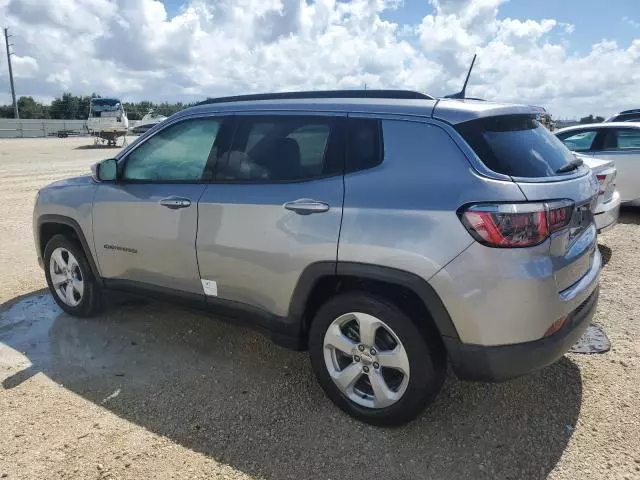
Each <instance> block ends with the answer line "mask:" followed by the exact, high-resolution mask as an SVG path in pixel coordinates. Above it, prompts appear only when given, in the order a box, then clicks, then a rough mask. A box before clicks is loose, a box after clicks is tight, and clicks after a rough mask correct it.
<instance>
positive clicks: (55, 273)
mask: <svg viewBox="0 0 640 480" xmlns="http://www.w3.org/2000/svg"><path fill="white" fill-rule="evenodd" d="M44 261H45V276H46V278H47V285H48V286H49V290H50V291H51V294H52V295H53V298H54V300H55V301H56V303H57V304H58V305H59V306H60V308H62V309H63V310H64V311H65V312H67V313H69V314H71V315H75V316H78V317H88V316H91V315H93V314H95V313H97V312H98V311H99V310H100V306H101V292H100V286H99V285H98V283H97V282H96V280H95V277H94V275H93V272H92V271H91V267H89V263H88V262H87V258H86V256H85V254H84V252H83V250H82V248H81V247H80V246H79V245H78V244H77V243H76V242H75V241H73V240H72V239H69V238H67V237H66V236H64V235H55V236H53V237H52V238H51V240H49V242H48V243H47V246H46V247H45V250H44Z"/></svg>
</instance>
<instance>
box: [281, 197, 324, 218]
mask: <svg viewBox="0 0 640 480" xmlns="http://www.w3.org/2000/svg"><path fill="white" fill-rule="evenodd" d="M284 208H286V209H287V210H291V211H292V212H296V213H298V214H300V215H311V214H312V213H322V212H326V211H328V210H329V205H328V204H327V203H324V202H319V201H317V200H311V199H309V198H299V199H298V200H294V201H293V202H287V203H285V204H284Z"/></svg>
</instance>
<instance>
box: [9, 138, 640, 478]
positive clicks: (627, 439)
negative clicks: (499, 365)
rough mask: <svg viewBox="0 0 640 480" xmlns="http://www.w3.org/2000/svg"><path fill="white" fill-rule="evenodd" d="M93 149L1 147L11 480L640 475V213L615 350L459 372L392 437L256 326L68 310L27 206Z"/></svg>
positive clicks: (621, 276) (81, 168)
mask: <svg viewBox="0 0 640 480" xmlns="http://www.w3.org/2000/svg"><path fill="white" fill-rule="evenodd" d="M89 143H90V142H89V140H88V139H82V138H74V139H71V138H69V139H38V140H0V191H1V192H2V197H3V198H4V209H3V214H2V221H1V223H0V228H1V230H0V232H1V234H2V237H1V238H2V249H1V250H0V271H1V272H2V273H3V278H2V282H1V283H0V302H1V303H2V306H1V307H0V382H1V385H2V386H1V387H0V476H1V477H2V478H5V477H6V478H9V479H14V478H24V479H45V478H46V479H57V478H82V479H92V478H102V479H106V478H111V479H117V478H122V479H124V478H129V479H146V478H158V479H165V478H167V479H168V478H267V479H284V478H296V479H298V478H299V479H306V478H313V479H338V478H363V479H364V478H367V479H370V478H389V479H394V478H406V479H410V478H411V479H415V478H433V479H463V478H473V479H477V478H487V479H494V478H512V479H525V478H526V479H529V478H545V477H550V478H554V479H582V478H597V479H601V478H616V479H617V478H620V479H622V478H627V479H631V478H636V479H638V478H640V343H639V341H638V338H640V321H639V320H638V319H639V316H640V315H639V314H640V286H639V282H638V280H639V279H640V225H639V223H640V209H628V210H625V211H624V213H623V215H622V218H621V224H620V225H618V226H617V227H616V228H615V229H614V230H613V231H611V232H609V233H606V234H604V235H602V236H601V239H600V244H601V245H600V248H601V251H602V253H603V255H604V256H605V260H607V264H606V266H605V268H604V270H603V273H602V293H601V300H600V303H599V306H598V312H597V315H596V317H595V322H596V323H597V324H599V325H601V326H602V327H603V328H604V329H605V330H606V332H607V334H608V336H609V338H610V340H611V342H612V345H613V348H612V350H611V351H610V352H609V353H606V354H603V355H592V356H587V355H574V354H571V355H568V356H566V357H565V358H563V359H562V360H561V361H560V362H558V363H557V364H555V365H553V366H551V367H549V368H547V369H545V370H544V371H542V372H539V373H537V374H534V375H530V376H527V377H525V378H520V379H517V380H514V381H511V382H508V383H503V384H499V385H483V384H472V383H462V382H459V381H458V380H456V379H455V378H449V379H448V381H447V383H446V385H445V388H444V390H443V391H442V393H441V395H440V396H439V398H438V400H437V401H436V403H435V405H433V406H432V407H431V408H430V409H429V410H428V411H426V412H425V413H424V414H423V415H422V416H421V417H420V418H419V419H418V420H417V421H415V422H412V423H411V424H409V425H407V426H405V427H403V428H399V429H391V430H381V429H376V428H373V427H369V426H366V425H363V424H360V423H358V422H356V421H353V420H351V419H350V418H349V417H347V416H346V415H344V414H342V413H341V412H340V411H339V410H338V409H337V408H335V407H334V406H333V405H332V404H331V403H330V402H329V400H328V399H326V398H325V396H324V395H323V393H322V391H321V390H320V388H319V387H318V386H317V385H316V383H315V380H314V378H313V376H312V372H311V369H310V366H309V362H308V360H307V357H306V355H305V354H303V353H296V352H290V351H287V350H284V349H281V348H279V347H276V346H274V345H272V344H271V343H270V342H269V341H268V340H266V339H265V338H263V337H262V336H260V335H259V334H257V333H254V332H252V331H249V330H246V329H243V328H240V327H237V326H234V325H230V324H228V323H223V322H220V321H216V320H215V319H211V318H210V317H206V316H203V315H200V314H197V313H193V312H189V311H185V310H180V309H178V308H174V307H170V306H168V305H163V304H158V303H147V302H145V301H141V300H136V299H126V298H121V297H118V298H117V297H113V298H112V304H111V306H110V308H108V309H107V311H106V312H105V313H104V314H103V315H102V316H100V317H99V318H96V319H91V320H78V319H76V318H72V317H69V316H67V315H63V314H61V312H60V310H59V309H58V308H57V307H56V306H55V304H54V302H53V300H52V299H51V298H50V297H49V295H48V294H47V293H46V291H44V290H43V287H44V285H45V283H44V275H43V274H42V272H41V270H40V269H39V268H38V266H37V264H36V259H35V253H34V247H33V240H32V233H31V211H32V205H33V199H34V196H35V193H36V191H37V189H38V188H39V187H41V186H42V185H44V184H46V183H48V182H50V181H51V180H54V179H58V178H62V177H67V176H71V175H75V174H81V173H85V172H87V171H88V169H89V166H90V164H91V163H93V162H94V161H96V160H98V159H101V158H106V157H109V156H110V155H112V154H113V150H107V149H93V148H83V146H86V145H89Z"/></svg>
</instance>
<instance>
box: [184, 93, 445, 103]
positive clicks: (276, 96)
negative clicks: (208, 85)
mask: <svg viewBox="0 0 640 480" xmlns="http://www.w3.org/2000/svg"><path fill="white" fill-rule="evenodd" d="M298 98H300V99H304V98H396V99H403V100H435V99H434V98H433V97H432V96H430V95H426V94H424V93H420V92H414V91H412V90H316V91H305V92H277V93H256V94H252V95H234V96H232V97H219V98H207V99H206V100H204V101H202V102H199V103H197V104H196V105H210V104H212V103H229V102H249V101H258V100H292V99H298Z"/></svg>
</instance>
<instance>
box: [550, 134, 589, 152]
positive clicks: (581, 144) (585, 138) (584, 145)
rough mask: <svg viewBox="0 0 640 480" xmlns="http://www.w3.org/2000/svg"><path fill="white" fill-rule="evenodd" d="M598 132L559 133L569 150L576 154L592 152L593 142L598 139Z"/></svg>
mask: <svg viewBox="0 0 640 480" xmlns="http://www.w3.org/2000/svg"><path fill="white" fill-rule="evenodd" d="M597 133H598V131H597V130H580V131H579V132H564V133H559V134H558V138H559V139H560V140H561V141H562V143H564V144H565V145H566V146H567V148H568V149H569V150H573V151H575V152H586V151H587V150H591V147H592V146H593V141H594V140H595V138H596V134H597Z"/></svg>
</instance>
